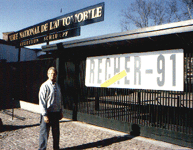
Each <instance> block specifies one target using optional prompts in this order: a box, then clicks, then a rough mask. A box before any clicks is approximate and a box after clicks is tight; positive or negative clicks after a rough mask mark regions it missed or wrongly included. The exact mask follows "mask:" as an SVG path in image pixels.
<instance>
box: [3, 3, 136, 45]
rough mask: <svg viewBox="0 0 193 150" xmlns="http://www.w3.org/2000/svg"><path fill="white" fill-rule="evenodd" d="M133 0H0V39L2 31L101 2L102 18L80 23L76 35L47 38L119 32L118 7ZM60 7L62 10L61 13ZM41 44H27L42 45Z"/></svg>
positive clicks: (24, 26) (84, 36)
mask: <svg viewBox="0 0 193 150" xmlns="http://www.w3.org/2000/svg"><path fill="white" fill-rule="evenodd" d="M132 1H133V0H0V2H1V4H0V14H1V15H0V39H2V38H3V36H2V32H10V31H19V30H21V29H24V28H26V27H30V26H32V25H36V24H38V23H41V22H44V21H46V20H49V19H53V18H56V17H59V16H61V15H65V14H68V13H71V12H74V11H77V10H80V9H83V8H86V7H88V6H92V5H95V4H98V3H101V2H104V3H105V12H104V21H102V22H98V23H94V24H89V25H85V26H81V33H80V36H78V37H73V38H68V39H65V40H60V41H54V42H50V44H53V43H57V42H65V41H69V40H75V39H83V38H88V37H94V36H100V35H105V34H111V33H117V32H121V25H120V22H121V11H122V10H123V9H126V8H127V7H128V6H129V4H130V3H131V2H132ZM61 9H62V13H61ZM43 45H46V44H45V43H44V44H39V45H35V46H30V47H28V48H41V47H42V46H43Z"/></svg>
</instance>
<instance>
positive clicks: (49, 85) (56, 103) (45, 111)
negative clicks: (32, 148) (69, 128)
mask: <svg viewBox="0 0 193 150" xmlns="http://www.w3.org/2000/svg"><path fill="white" fill-rule="evenodd" d="M47 75H48V80H47V81H45V82H44V83H43V84H42V85H41V87H40V91H39V106H40V111H41V120H40V137H39V150H45V149H46V146H47V141H48V137H49V131H50V127H52V136H53V148H54V150H58V149H59V138H60V129H59V120H60V119H62V117H63V115H62V105H61V103H62V101H61V92H60V88H59V86H58V84H57V83H56V77H57V71H56V69H55V68H54V67H50V68H49V69H48V72H47Z"/></svg>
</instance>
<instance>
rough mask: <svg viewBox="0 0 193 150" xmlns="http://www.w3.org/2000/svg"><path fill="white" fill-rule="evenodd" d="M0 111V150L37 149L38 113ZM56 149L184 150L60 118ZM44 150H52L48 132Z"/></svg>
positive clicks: (17, 110) (171, 145)
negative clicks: (0, 121)
mask: <svg viewBox="0 0 193 150" xmlns="http://www.w3.org/2000/svg"><path fill="white" fill-rule="evenodd" d="M11 112H12V110H10V109H8V110H0V118H1V119H2V122H3V131H2V132H0V149H1V150H37V149H38V138H39V116H40V115H39V114H37V113H32V112H29V111H25V110H22V109H14V114H15V117H14V118H13V120H12V116H11ZM60 133H61V135H60V148H61V149H62V150H76V149H89V150H95V149H96V150H144V149H145V150H169V149H188V148H185V147H180V146H177V145H173V144H169V143H165V142H161V141H156V140H152V139H148V138H144V137H140V136H139V137H134V138H132V137H131V136H129V135H127V134H126V133H122V132H118V131H114V130H110V129H106V128H102V127H97V126H93V125H89V124H86V123H83V122H78V121H71V120H69V119H65V118H63V119H62V120H61V122H60ZM47 149H48V150H52V134H51V132H50V137H49V142H48V148H47Z"/></svg>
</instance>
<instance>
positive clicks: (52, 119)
mask: <svg viewBox="0 0 193 150" xmlns="http://www.w3.org/2000/svg"><path fill="white" fill-rule="evenodd" d="M48 118H49V123H45V122H44V118H43V116H42V115H41V118H40V136H39V150H45V149H46V146H47V142H48V137H49V131H50V127H52V136H53V149H54V150H58V149H59V138H60V129H59V118H60V112H50V113H48Z"/></svg>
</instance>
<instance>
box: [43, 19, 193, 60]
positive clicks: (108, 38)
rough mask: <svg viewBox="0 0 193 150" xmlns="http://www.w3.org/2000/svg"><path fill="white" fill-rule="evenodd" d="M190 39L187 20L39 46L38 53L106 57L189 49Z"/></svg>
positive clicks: (191, 22)
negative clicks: (58, 51) (62, 52)
mask: <svg viewBox="0 0 193 150" xmlns="http://www.w3.org/2000/svg"><path fill="white" fill-rule="evenodd" d="M192 39H193V20H188V21H182V22H177V23H169V24H164V25H159V26H152V27H147V28H142V29H137V30H132V31H127V32H120V33H114V34H108V35H103V36H96V37H91V38H85V39H80V40H72V41H68V42H63V43H59V44H52V45H47V46H43V47H42V50H43V51H45V52H51V51H52V52H53V51H57V50H62V51H65V52H67V49H71V50H72V51H71V53H72V52H73V54H75V53H81V54H83V53H84V55H86V56H94V55H104V54H105V55H110V54H119V53H128V52H142V51H152V50H164V49H176V48H183V49H189V48H190V47H191V45H192ZM101 49H102V51H101ZM97 51H98V52H97Z"/></svg>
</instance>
